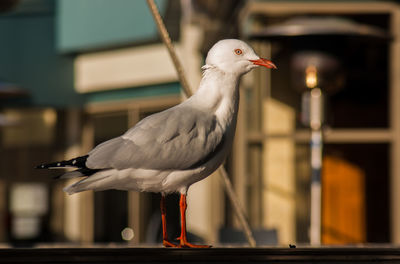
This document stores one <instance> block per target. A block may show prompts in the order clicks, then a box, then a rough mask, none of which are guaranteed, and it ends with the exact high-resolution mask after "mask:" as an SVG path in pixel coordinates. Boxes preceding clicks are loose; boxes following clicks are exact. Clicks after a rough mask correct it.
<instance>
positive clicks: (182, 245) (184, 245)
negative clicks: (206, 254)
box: [177, 237, 212, 248]
mask: <svg viewBox="0 0 400 264" xmlns="http://www.w3.org/2000/svg"><path fill="white" fill-rule="evenodd" d="M177 240H179V241H180V243H179V245H178V246H177V247H178V248H211V247H212V246H211V245H194V244H192V243H189V242H188V241H187V240H186V239H182V238H180V237H178V238H177Z"/></svg>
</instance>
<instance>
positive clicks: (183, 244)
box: [178, 194, 211, 248]
mask: <svg viewBox="0 0 400 264" xmlns="http://www.w3.org/2000/svg"><path fill="white" fill-rule="evenodd" d="M179 208H180V211H181V235H180V237H179V238H178V239H179V240H180V243H179V246H178V247H185V248H210V247H211V246H208V245H193V244H191V243H189V242H188V241H187V236H186V235H187V234H186V208H187V204H186V195H185V194H181V199H180V202H179Z"/></svg>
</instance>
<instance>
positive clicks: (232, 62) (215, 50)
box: [204, 39, 276, 75]
mask: <svg viewBox="0 0 400 264" xmlns="http://www.w3.org/2000/svg"><path fill="white" fill-rule="evenodd" d="M258 66H264V67H267V68H273V69H276V66H275V64H273V63H272V62H271V61H270V60H267V59H263V58H260V57H259V56H257V54H256V53H255V52H254V50H253V49H252V48H251V47H250V46H249V45H247V44H246V43H245V42H243V41H241V40H238V39H224V40H220V41H218V42H217V43H215V44H214V46H213V47H212V48H211V49H210V51H209V52H208V54H207V58H206V65H205V67H204V68H209V67H216V68H218V69H220V70H221V71H223V72H226V73H232V74H239V75H242V74H245V73H247V72H249V71H250V70H251V69H253V68H255V67H258Z"/></svg>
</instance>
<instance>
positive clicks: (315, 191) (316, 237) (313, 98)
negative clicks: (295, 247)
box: [309, 88, 323, 246]
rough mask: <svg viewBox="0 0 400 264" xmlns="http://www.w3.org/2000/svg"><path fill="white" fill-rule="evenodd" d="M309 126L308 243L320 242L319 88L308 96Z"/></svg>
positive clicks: (320, 119) (318, 243) (321, 107)
mask: <svg viewBox="0 0 400 264" xmlns="http://www.w3.org/2000/svg"><path fill="white" fill-rule="evenodd" d="M309 107H310V108H309V111H310V113H309V114H310V127H311V142H310V148H311V217H310V218H311V223H310V243H311V245H313V246H318V245H320V244H321V216H322V213H321V208H322V202H321V201H322V195H321V170H322V145H323V144H322V120H323V114H322V113H323V96H322V91H321V89H320V88H313V89H311V91H310V97H309Z"/></svg>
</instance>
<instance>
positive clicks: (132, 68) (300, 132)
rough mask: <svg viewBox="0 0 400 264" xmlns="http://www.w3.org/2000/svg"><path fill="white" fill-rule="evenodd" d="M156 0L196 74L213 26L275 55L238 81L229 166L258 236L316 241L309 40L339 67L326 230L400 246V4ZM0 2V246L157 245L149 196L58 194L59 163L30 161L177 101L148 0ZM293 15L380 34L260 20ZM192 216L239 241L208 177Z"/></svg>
mask: <svg viewBox="0 0 400 264" xmlns="http://www.w3.org/2000/svg"><path fill="white" fill-rule="evenodd" d="M157 4H158V7H159V9H160V12H161V14H162V15H163V18H164V20H165V23H166V25H167V28H168V30H169V32H170V34H171V37H172V40H173V42H174V44H175V47H176V49H177V52H178V55H179V57H180V58H181V61H182V63H183V64H184V67H185V72H186V74H187V77H188V79H189V81H190V85H191V87H193V88H195V87H197V85H198V83H199V81H200V78H201V71H200V67H201V65H202V64H203V60H204V58H205V55H206V52H207V50H208V49H209V48H210V47H211V46H212V45H213V44H214V43H215V42H216V41H217V40H219V39H223V38H242V39H247V41H249V42H250V43H251V44H252V46H253V47H254V48H255V49H256V51H257V53H258V54H260V55H262V56H263V57H269V58H271V59H272V60H273V61H274V62H275V63H276V64H277V65H278V68H279V70H278V71H272V72H270V71H268V72H266V71H258V70H256V71H253V72H252V73H251V74H250V75H248V76H246V78H245V79H243V80H242V83H241V86H242V90H241V93H242V100H241V105H240V117H239V122H238V127H237V136H236V139H235V145H234V148H233V151H232V154H231V155H230V157H229V159H228V161H227V163H226V167H227V169H228V172H229V175H230V177H231V179H232V181H233V184H234V187H235V191H236V193H237V195H238V197H239V199H240V201H241V203H242V204H243V205H244V207H245V210H246V213H247V216H248V219H249V222H250V224H251V226H252V228H253V229H254V230H255V231H256V236H257V238H258V240H259V241H263V242H264V243H279V244H288V243H296V242H297V243H307V242H308V241H309V222H310V219H309V214H310V195H309V192H310V187H309V186H310V181H311V177H310V175H311V172H310V170H311V169H310V150H309V141H310V136H309V128H307V127H306V126H304V124H302V123H301V122H300V116H301V113H302V111H303V109H302V107H301V92H299V89H298V87H299V86H304V85H302V82H303V81H304V80H303V79H302V78H303V77H302V76H300V78H299V77H298V76H297V75H296V72H295V71H294V69H293V60H294V58H295V57H296V55H297V54H299V53H302V52H309V51H313V52H315V51H318V52H324V53H326V54H329V55H331V56H333V57H335V58H336V59H337V60H338V61H339V64H340V69H341V73H340V75H339V77H335V78H333V79H330V82H328V83H332V82H335V83H336V82H340V84H339V85H338V86H340V89H336V90H334V92H332V93H330V92H329V93H328V89H329V87H331V86H329V85H326V86H325V87H327V88H326V90H327V94H329V95H328V96H327V98H326V103H327V104H326V111H325V112H326V115H325V125H324V128H323V130H324V140H325V143H326V144H325V145H324V152H323V153H324V159H323V170H322V173H323V174H322V179H323V193H322V197H323V201H322V239H323V242H325V243H328V244H333V243H335V244H349V243H364V242H385V243H387V242H395V243H400V205H399V201H400V197H399V193H400V192H399V189H398V188H399V186H400V165H399V164H400V121H399V120H400V119H399V117H400V107H399V105H398V104H397V103H396V100H397V99H398V98H400V80H399V79H398V77H397V76H398V74H397V71H398V69H399V68H400V65H399V62H400V57H399V56H400V45H399V41H400V40H399V34H400V5H398V4H397V3H395V2H382V1H350V2H343V1H332V2H329V3H328V2H321V1H304V2H303V1H288V2H285V1H207V0H193V1H190V0H182V1H167V0H163V1H162V0H160V1H157ZM0 8H1V12H2V13H1V14H0V36H1V41H0V107H1V108H0V114H1V115H0V155H1V159H0V196H1V197H0V243H2V242H4V243H16V244H18V243H24V244H26V243H29V244H31V243H36V242H42V243H52V242H68V243H70V242H74V243H75V242H78V243H110V242H117V243H118V242H121V243H126V241H128V243H130V244H137V243H155V242H156V241H157V238H158V237H159V235H160V233H159V232H160V217H159V212H158V208H159V196H158V195H156V194H149V193H135V192H122V191H104V192H96V193H94V192H84V193H81V194H75V195H72V196H67V195H66V194H64V193H63V192H62V188H63V186H65V185H66V184H67V183H66V182H65V181H54V180H53V179H52V176H55V175H59V174H60V173H61V172H60V171H50V172H47V171H37V170H35V169H33V168H34V167H35V165H37V164H40V163H42V162H44V161H53V160H58V159H69V158H72V157H74V156H77V155H82V154H85V153H86V152H87V151H89V150H90V149H91V148H92V147H94V146H95V145H97V144H99V143H101V142H103V141H105V140H107V139H110V138H112V137H115V136H118V135H120V134H122V133H123V132H124V131H126V130H127V129H128V128H129V127H131V126H133V125H134V124H135V123H137V122H138V121H139V120H140V119H142V118H144V117H145V116H147V115H149V114H152V113H154V112H158V111H161V110H163V109H166V108H168V107H171V106H173V105H175V104H177V103H179V102H180V101H181V100H183V96H182V94H181V91H180V85H179V82H178V78H177V75H176V73H175V69H174V67H173V65H172V62H171V61H170V58H169V55H168V53H167V51H166V49H165V47H164V46H163V44H162V42H161V41H160V38H159V37H158V32H157V29H156V26H155V24H154V22H153V19H152V16H151V15H150V12H149V10H148V7H147V5H146V2H145V1H131V0H115V1H108V0H57V1H51V0H19V1H18V0H7V1H2V4H1V5H0ZM299 17H300V18H301V19H304V18H307V19H313V18H316V19H321V18H322V19H325V18H329V19H333V20H334V21H337V20H339V21H342V20H346V21H349V24H346V25H354V24H356V25H362V27H365V26H366V27H373V28H377V29H379V30H381V32H385V33H386V34H387V36H389V37H387V38H385V37H383V38H379V39H378V40H377V39H371V38H364V37H362V38H361V37H360V38H359V37H358V36H357V35H354V34H353V35H351V34H342V35H340V34H339V35H338V34H336V35H335V34H333V35H332V34H331V35H329V34H328V33H326V34H323V36H316V35H313V34H303V35H301V36H299V37H293V38H292V37H290V36H289V35H290V34H289V35H287V36H281V37H274V38H271V37H270V36H271V34H270V35H268V34H266V33H265V32H266V31H265V30H267V29H268V28H270V27H271V26H276V25H287V23H292V22H290V21H293V19H295V20H294V21H298V20H296V19H298V18H299ZM288 21H289V22H288ZM318 21H321V20H318ZM285 23H286V24H285ZM296 23H299V22H294V27H295V28H296ZM325 30H327V29H325ZM299 83H300V85H299ZM320 88H321V89H322V90H324V87H320ZM176 201H177V197H174V196H172V197H170V199H169V204H168V206H169V208H171V209H170V210H171V211H170V212H171V213H170V217H171V219H178V217H177V215H178V211H177V208H176V209H174V207H173V206H174V205H175V204H176ZM188 214H189V215H188V221H189V223H188V228H189V231H190V232H191V233H192V236H193V239H198V240H205V241H206V242H207V243H218V242H220V241H221V240H222V241H228V242H229V243H232V242H240V241H242V240H240V239H239V238H237V237H235V236H233V235H232V236H229V234H233V233H234V232H236V231H235V230H237V229H239V228H240V226H239V225H238V223H237V222H236V220H235V216H234V213H233V211H232V208H231V207H230V204H229V201H228V200H227V199H226V198H225V196H224V190H223V189H222V185H221V184H220V181H219V179H218V177H217V176H212V177H209V178H207V179H206V180H205V181H202V182H200V183H197V184H195V185H194V186H192V187H191V189H190V191H189V207H188ZM169 222H170V223H171V222H172V220H171V221H169ZM173 229H176V230H174V231H175V232H178V227H175V228H173ZM220 231H221V232H220ZM226 231H227V232H228V233H226ZM223 234H228V235H227V237H224V238H223V237H222V236H223ZM220 235H221V237H220ZM265 236H269V237H265ZM239 237H240V236H239ZM235 239H236V240H235ZM271 241H272V242H271Z"/></svg>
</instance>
